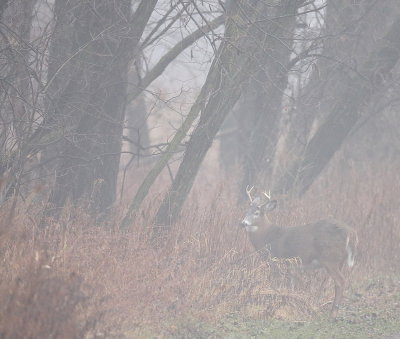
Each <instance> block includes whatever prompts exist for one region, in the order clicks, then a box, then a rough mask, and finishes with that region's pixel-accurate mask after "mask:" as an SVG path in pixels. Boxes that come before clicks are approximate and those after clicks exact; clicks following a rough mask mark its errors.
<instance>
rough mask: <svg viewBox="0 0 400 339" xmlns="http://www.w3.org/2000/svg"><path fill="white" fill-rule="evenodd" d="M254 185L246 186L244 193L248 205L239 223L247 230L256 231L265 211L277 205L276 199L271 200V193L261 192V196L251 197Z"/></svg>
mask: <svg viewBox="0 0 400 339" xmlns="http://www.w3.org/2000/svg"><path fill="white" fill-rule="evenodd" d="M253 189H254V186H253V187H251V188H249V187H248V186H247V188H246V193H247V196H248V197H249V200H250V206H249V208H248V209H247V211H246V215H245V217H244V219H243V220H242V222H241V223H240V224H241V226H242V227H244V228H245V229H246V231H247V232H256V231H257V230H258V227H259V223H260V222H261V221H263V219H264V216H265V213H266V212H269V211H272V210H274V209H275V207H276V206H277V204H278V202H277V201H276V200H271V194H270V193H266V192H263V194H262V195H261V196H257V197H255V198H253V197H252V195H251V193H252V191H253Z"/></svg>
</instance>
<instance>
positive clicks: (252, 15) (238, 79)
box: [153, 1, 271, 239]
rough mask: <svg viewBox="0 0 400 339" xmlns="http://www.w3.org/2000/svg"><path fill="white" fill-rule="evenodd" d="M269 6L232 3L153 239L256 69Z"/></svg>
mask: <svg viewBox="0 0 400 339" xmlns="http://www.w3.org/2000/svg"><path fill="white" fill-rule="evenodd" d="M270 5H271V4H270V3H269V2H268V1H266V2H263V1H255V2H252V3H249V2H248V1H236V2H234V3H233V5H232V8H231V13H230V15H229V17H228V21H227V23H226V31H225V37H224V40H223V42H222V44H221V46H220V48H219V51H218V53H217V55H216V57H215V60H214V62H213V65H212V67H211V69H210V71H209V75H208V78H207V81H206V83H205V85H204V86H205V87H206V88H209V92H208V93H209V94H208V98H207V99H208V100H207V102H206V104H205V106H204V108H203V109H202V113H201V116H200V120H199V123H198V125H197V126H196V128H195V130H194V132H193V133H192V135H191V138H190V141H189V143H188V146H187V149H186V151H185V155H184V158H183V160H182V163H181V165H180V167H179V170H178V172H177V174H176V177H175V179H174V182H173V184H172V187H171V188H170V190H169V191H168V192H167V194H166V196H165V198H164V200H163V202H162V204H161V207H160V208H159V210H158V213H157V216H156V219H155V225H156V226H155V229H154V234H153V236H154V238H155V239H160V237H161V236H162V235H163V234H164V231H167V230H168V229H169V225H171V224H172V223H174V222H175V221H176V219H177V218H178V216H179V213H180V211H181V208H182V205H183V203H184V201H185V200H186V198H187V195H188V193H189V191H190V189H191V187H192V184H193V181H194V178H195V176H196V174H197V172H198V169H199V167H200V164H201V163H202V160H203V159H204V156H205V155H206V153H207V151H208V149H209V148H210V146H211V145H212V142H213V140H214V137H215V135H216V134H217V132H218V130H219V129H220V127H221V125H222V123H223V121H224V119H225V117H226V115H227V114H228V113H229V111H230V110H231V109H232V107H233V106H234V104H235V103H236V102H237V100H238V98H239V96H240V93H241V91H242V88H243V86H246V84H247V83H248V81H249V79H250V78H251V77H252V76H253V75H254V72H255V71H256V68H255V67H254V65H255V64H256V61H257V60H256V59H255V58H254V56H255V55H257V52H259V49H258V48H259V47H260V45H259V41H260V34H263V33H265V32H263V31H262V30H260V29H259V26H258V23H259V22H261V21H262V20H268V17H266V16H265V15H266V14H265V13H267V9H268V6H270ZM263 47H264V46H262V47H261V48H263Z"/></svg>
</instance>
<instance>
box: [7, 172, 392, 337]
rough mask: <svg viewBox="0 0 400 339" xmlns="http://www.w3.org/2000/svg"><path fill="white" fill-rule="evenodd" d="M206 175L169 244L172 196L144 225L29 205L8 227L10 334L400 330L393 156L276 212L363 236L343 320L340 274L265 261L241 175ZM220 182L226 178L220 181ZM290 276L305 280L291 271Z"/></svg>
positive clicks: (368, 333)
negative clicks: (332, 314) (240, 189)
mask: <svg viewBox="0 0 400 339" xmlns="http://www.w3.org/2000/svg"><path fill="white" fill-rule="evenodd" d="M202 179H204V178H202V177H201V175H200V176H199V178H198V180H199V181H198V182H197V184H196V185H195V187H194V190H193V192H192V193H191V196H190V198H189V200H188V201H187V204H186V206H185V209H184V211H183V213H182V218H181V220H180V221H179V222H178V224H177V225H175V227H174V228H173V229H172V231H171V233H170V235H169V237H168V239H167V242H166V246H165V247H163V248H161V249H156V248H154V247H152V246H151V243H150V241H149V233H150V230H151V220H152V216H153V215H154V213H155V211H156V209H157V206H158V204H159V201H160V198H161V197H162V194H160V192H159V191H154V192H153V193H151V195H150V197H149V199H148V200H147V201H146V206H145V207H144V209H143V210H142V212H141V214H140V216H139V217H138V218H137V219H136V221H135V224H134V225H132V228H131V229H130V230H129V231H127V232H120V231H119V230H118V227H117V226H118V220H120V217H119V216H118V215H116V216H115V219H114V220H110V221H109V223H108V224H107V225H101V226H99V225H96V224H95V223H94V221H93V220H92V219H91V218H90V217H89V216H87V215H86V214H85V213H84V211H79V210H77V209H74V210H72V209H67V210H66V212H65V214H64V216H63V217H62V219H61V220H60V221H58V222H53V223H51V224H50V226H49V227H48V228H40V227H39V226H38V225H37V224H38V220H39V217H40V211H41V210H40V206H37V204H35V203H34V200H33V199H29V198H27V199H26V200H25V201H20V202H18V204H17V206H16V210H15V212H16V213H15V214H14V216H13V217H12V218H11V219H10V218H8V216H9V211H10V209H9V207H7V206H5V207H4V208H3V210H2V211H1V213H2V218H1V220H2V221H3V222H2V224H1V233H0V236H1V238H0V255H1V260H2V265H1V267H0V276H1V281H0V300H1V302H0V337H1V338H49V337H54V338H72V337H77V338H113V337H115V338H124V337H126V338H164V337H165V338H182V337H186V338H251V337H254V338H396V336H397V337H399V336H400V321H399V320H398V319H400V287H399V286H400V248H399V244H400V225H399V223H398V220H399V218H400V210H399V208H398V192H399V191H400V173H399V172H398V171H397V169H396V168H395V167H394V166H382V167H379V168H375V169H373V170H372V169H371V168H369V167H368V168H367V169H364V170H362V169H359V168H357V169H356V168H352V169H350V170H348V171H347V172H346V174H345V175H344V174H343V173H341V175H336V174H335V172H331V173H327V174H326V175H325V177H324V178H321V179H320V180H319V181H318V182H317V183H316V185H315V186H314V187H313V190H312V191H311V192H310V193H309V194H307V196H305V197H304V198H303V199H302V200H298V201H285V200H284V199H283V197H278V199H279V198H281V199H280V201H281V203H280V207H279V209H278V210H277V211H276V213H275V212H274V214H273V216H271V221H273V222H274V223H276V224H278V225H284V224H285V225H299V224H303V223H307V222H311V221H315V220H318V219H320V218H326V217H327V216H332V217H334V218H336V219H340V220H343V221H345V222H346V223H348V224H350V225H353V226H354V227H355V229H356V230H357V231H358V235H359V238H360V246H359V253H358V255H357V261H356V262H357V264H356V266H355V268H354V269H353V270H352V271H346V276H347V277H348V287H347V289H346V291H345V300H344V304H343V306H342V308H341V309H340V312H339V317H338V319H337V320H336V321H334V322H332V321H330V320H329V319H328V317H327V315H328V310H329V305H328V304H327V303H328V302H329V301H330V300H332V297H333V285H332V282H331V281H329V280H327V281H326V279H325V278H326V274H325V273H324V272H323V271H321V272H319V271H318V272H317V271H311V272H302V271H300V270H299V269H298V264H297V262H296V261H294V260H292V261H283V260H272V261H263V260H262V259H261V258H260V256H259V255H258V253H255V252H254V250H253V249H252V247H251V245H250V243H249V241H248V239H247V237H246V234H245V232H243V231H242V230H241V229H239V227H238V222H239V220H240V219H241V217H242V214H243V210H244V209H243V207H242V206H237V205H236V196H235V194H234V193H232V192H234V187H233V186H232V185H231V184H229V181H227V182H224V181H219V182H220V184H218V185H212V182H211V181H210V184H205V182H204V181H202V182H200V181H201V180H202ZM214 179H215V178H214ZM289 276H291V277H292V278H290V279H288V277H289Z"/></svg>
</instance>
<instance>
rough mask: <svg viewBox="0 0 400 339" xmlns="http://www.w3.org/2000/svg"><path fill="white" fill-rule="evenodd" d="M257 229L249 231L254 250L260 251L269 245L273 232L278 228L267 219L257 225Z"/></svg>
mask: <svg viewBox="0 0 400 339" xmlns="http://www.w3.org/2000/svg"><path fill="white" fill-rule="evenodd" d="M257 226H258V227H257V229H256V230H254V231H248V232H247V233H248V235H249V239H250V242H251V243H252V245H253V246H254V248H255V249H256V250H257V251H258V250H261V249H263V248H264V247H265V245H266V244H267V243H269V238H270V236H269V235H270V233H271V230H272V229H273V228H274V227H276V226H272V225H271V224H270V223H269V221H268V220H266V218H265V219H264V220H262V221H261V222H260V224H259V225H257Z"/></svg>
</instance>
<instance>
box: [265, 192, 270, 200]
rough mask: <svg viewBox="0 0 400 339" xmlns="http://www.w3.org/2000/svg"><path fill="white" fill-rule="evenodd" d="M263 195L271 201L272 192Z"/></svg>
mask: <svg viewBox="0 0 400 339" xmlns="http://www.w3.org/2000/svg"><path fill="white" fill-rule="evenodd" d="M263 194H264V195H265V196H266V197H267V199H268V200H271V191H270V190H269V191H268V193H267V192H263Z"/></svg>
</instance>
